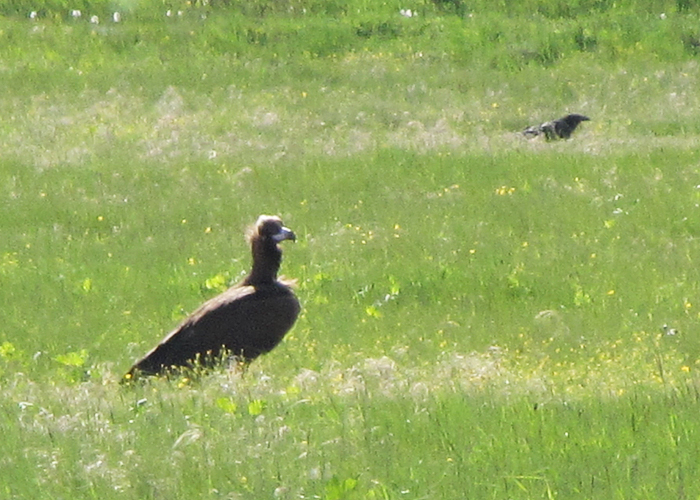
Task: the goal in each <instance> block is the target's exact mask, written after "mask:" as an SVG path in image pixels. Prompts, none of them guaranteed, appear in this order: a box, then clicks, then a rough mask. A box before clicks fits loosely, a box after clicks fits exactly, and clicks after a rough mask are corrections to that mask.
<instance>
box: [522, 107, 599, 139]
mask: <svg viewBox="0 0 700 500" xmlns="http://www.w3.org/2000/svg"><path fill="white" fill-rule="evenodd" d="M589 120H590V118H588V117H587V116H584V115H579V114H578V113H573V114H570V115H566V116H564V117H562V118H559V119H558V120H552V121H549V122H544V123H543V124H542V125H533V126H532V127H528V128H526V129H525V130H523V134H525V136H526V137H530V138H531V137H537V136H538V135H541V134H544V136H545V138H546V139H547V140H548V141H552V140H555V139H568V138H569V137H571V134H573V133H574V130H576V127H578V126H579V124H580V123H581V122H587V121H589Z"/></svg>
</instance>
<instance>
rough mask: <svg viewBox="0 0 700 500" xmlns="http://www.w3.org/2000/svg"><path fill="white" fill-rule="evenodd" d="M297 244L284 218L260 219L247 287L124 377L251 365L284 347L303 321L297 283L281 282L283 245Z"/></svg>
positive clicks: (251, 237)
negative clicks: (233, 362)
mask: <svg viewBox="0 0 700 500" xmlns="http://www.w3.org/2000/svg"><path fill="white" fill-rule="evenodd" d="M284 240H292V241H294V240H296V236H295V235H294V233H293V232H292V231H291V230H290V229H288V228H286V227H284V225H283V224H282V221H281V220H280V218H279V217H274V216H269V215H261V216H260V217H259V218H258V221H257V222H256V224H255V226H253V227H252V228H251V229H250V231H249V232H248V241H249V242H250V246H251V249H252V253H253V268H252V270H251V272H250V274H248V276H246V277H245V278H244V279H243V281H241V282H240V283H238V284H237V285H234V286H232V287H231V288H229V289H228V290H226V291H225V292H224V293H222V294H221V295H218V296H216V297H214V298H212V299H210V300H208V301H206V302H205V303H204V304H202V305H201V306H200V307H199V309H197V310H196V311H195V312H193V313H192V314H191V315H190V316H189V317H188V318H186V319H185V320H184V321H183V322H182V323H181V324H180V326H178V327H177V328H176V329H175V330H173V331H172V332H171V333H170V334H168V335H167V336H166V337H165V338H164V339H163V340H162V342H161V343H160V344H158V345H157V346H156V347H155V348H154V349H153V350H152V351H150V352H149V353H148V354H146V355H145V356H144V357H143V358H142V359H141V360H139V361H137V362H136V364H134V366H133V367H131V370H129V372H128V373H127V374H126V375H125V377H124V379H125V380H130V379H132V378H135V377H137V376H138V375H155V374H159V373H164V372H167V371H168V370H170V369H172V368H177V367H194V366H197V365H205V366H208V365H212V364H214V363H215V362H216V361H218V360H221V359H222V357H227V356H234V357H235V358H236V359H237V360H239V361H241V362H246V363H247V362H249V361H252V360H253V359H255V358H257V357H258V356H260V355H261V354H264V353H266V352H269V351H271V350H272V349H273V348H274V347H275V346H276V345H277V344H279V343H280V341H281V340H282V338H283V337H284V336H285V334H286V333H287V332H288V331H289V329H290V328H291V327H292V325H293V324H294V321H296V319H297V316H298V315H299V310H300V306H299V301H298V300H297V298H296V297H295V295H294V292H293V291H292V288H291V286H292V285H293V283H294V282H293V281H284V280H278V279H277V271H278V270H279V267H280V263H281V262H282V250H281V249H280V247H279V246H278V243H280V242H282V241H284Z"/></svg>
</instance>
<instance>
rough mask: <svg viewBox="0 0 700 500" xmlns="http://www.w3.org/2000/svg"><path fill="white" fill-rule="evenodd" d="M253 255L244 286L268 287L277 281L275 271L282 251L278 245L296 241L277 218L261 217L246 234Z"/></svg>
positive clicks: (278, 266) (280, 261)
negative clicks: (287, 241)
mask: <svg viewBox="0 0 700 500" xmlns="http://www.w3.org/2000/svg"><path fill="white" fill-rule="evenodd" d="M248 239H249V241H250V246H251V250H252V253H253V269H252V270H251V272H250V274H249V275H248V277H246V279H245V280H244V281H243V284H244V285H249V286H258V285H270V284H272V283H274V282H275V281H277V271H279V268H280V264H281V263H282V250H281V249H280V247H279V245H278V243H280V242H282V241H284V240H292V241H294V240H296V235H295V234H294V232H293V231H292V230H291V229H288V228H286V227H284V226H283V225H282V221H281V220H280V218H279V217H274V216H269V215H261V216H260V217H259V218H258V222H257V223H256V224H255V226H253V228H252V230H251V231H250V233H249V234H248Z"/></svg>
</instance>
